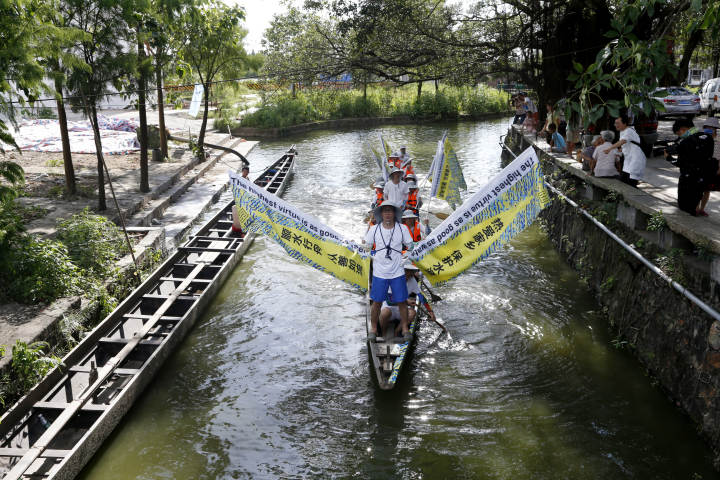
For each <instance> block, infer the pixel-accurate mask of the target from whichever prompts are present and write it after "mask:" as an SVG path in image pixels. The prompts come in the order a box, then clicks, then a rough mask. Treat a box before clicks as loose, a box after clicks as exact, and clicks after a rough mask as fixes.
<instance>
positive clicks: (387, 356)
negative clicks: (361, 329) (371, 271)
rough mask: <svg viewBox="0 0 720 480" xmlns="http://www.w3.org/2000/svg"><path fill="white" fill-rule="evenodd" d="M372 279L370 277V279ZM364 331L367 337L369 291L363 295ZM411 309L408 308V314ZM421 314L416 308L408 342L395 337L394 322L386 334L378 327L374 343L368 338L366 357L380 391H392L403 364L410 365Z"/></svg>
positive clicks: (369, 327) (369, 325)
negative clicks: (410, 337) (368, 359)
mask: <svg viewBox="0 0 720 480" xmlns="http://www.w3.org/2000/svg"><path fill="white" fill-rule="evenodd" d="M370 278H371V279H372V277H370ZM365 303H366V305H365V329H366V331H367V334H368V336H369V335H370V330H371V329H372V323H371V321H370V308H371V306H372V300H370V289H368V291H367V293H366V294H365ZM410 310H411V308H410V307H408V312H410ZM422 313H423V309H422V308H418V307H416V309H415V317H414V318H413V321H412V322H410V332H411V333H412V339H411V340H410V341H405V340H403V337H398V336H395V333H394V330H395V326H396V325H397V323H396V322H393V321H391V322H390V324H389V325H388V327H389V328H388V330H389V331H388V332H381V331H380V327H379V325H378V336H377V338H376V340H375V341H373V340H370V338H368V340H367V345H368V355H369V357H370V369H371V370H372V371H373V372H374V375H373V376H374V377H375V379H376V380H377V383H378V386H379V387H380V388H381V389H382V390H392V389H393V387H395V384H396V383H397V380H398V377H399V376H400V373H401V372H402V370H403V367H404V366H405V364H407V363H410V358H411V356H412V351H413V347H414V346H415V339H416V337H417V333H418V326H419V324H420V316H421V315H422Z"/></svg>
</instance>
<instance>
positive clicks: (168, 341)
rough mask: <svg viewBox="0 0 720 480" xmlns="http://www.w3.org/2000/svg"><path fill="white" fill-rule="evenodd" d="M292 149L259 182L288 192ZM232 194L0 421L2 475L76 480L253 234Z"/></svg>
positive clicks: (276, 191)
mask: <svg viewBox="0 0 720 480" xmlns="http://www.w3.org/2000/svg"><path fill="white" fill-rule="evenodd" d="M294 161H295V151H294V149H291V150H290V151H288V153H286V154H285V155H283V156H282V158H280V159H279V160H278V161H277V162H275V163H274V164H273V165H272V166H270V167H269V168H268V169H267V170H265V171H264V172H263V173H262V174H261V175H260V176H259V177H258V179H257V180H256V182H255V183H256V184H257V185H259V186H262V187H264V188H265V189H267V190H268V191H269V192H272V193H274V194H276V195H281V194H282V193H283V191H284V190H285V187H286V186H287V185H288V182H289V180H290V177H291V173H292V167H293V164H294ZM233 204H234V200H233V201H231V202H229V203H228V204H227V205H225V207H224V208H223V209H222V210H221V211H220V212H219V213H218V214H217V215H215V216H214V217H213V218H212V219H211V220H210V221H209V222H207V223H206V224H205V225H204V226H203V227H202V228H201V229H200V230H199V231H198V233H197V234H196V235H193V236H192V237H190V239H189V240H188V241H187V242H186V243H185V244H184V245H183V246H181V247H180V248H178V250H177V251H176V252H175V253H174V254H172V255H171V256H170V258H168V259H167V260H166V261H165V262H164V263H163V264H162V265H161V266H160V267H159V268H158V269H157V270H156V271H155V272H154V273H153V274H152V275H151V276H150V277H149V278H148V279H147V280H146V281H145V282H144V283H143V284H142V285H140V286H139V287H138V288H137V289H136V290H135V291H134V292H133V293H131V294H130V295H129V296H128V297H127V298H126V299H125V300H124V301H123V302H122V303H121V304H120V305H118V307H117V308H116V309H115V310H114V311H113V312H112V313H111V314H110V315H109V316H108V317H107V318H105V320H103V321H102V322H101V323H100V324H99V325H98V326H97V327H95V329H93V330H92V331H91V332H90V333H89V334H88V335H87V336H86V337H85V338H84V339H83V340H82V341H81V342H80V343H79V344H78V345H77V347H75V348H74V349H73V350H72V351H70V352H69V353H68V354H67V355H66V356H65V358H63V360H62V365H61V366H60V367H58V368H55V369H54V370H53V371H52V372H50V373H49V374H48V375H47V376H46V377H45V378H44V379H43V380H42V381H41V382H40V383H39V384H38V385H36V386H35V387H34V388H33V389H32V390H31V391H30V392H29V393H28V394H27V395H26V396H25V397H23V398H22V399H21V400H20V401H19V402H18V403H17V404H16V405H14V406H13V407H12V408H11V409H10V410H9V411H8V412H7V413H5V415H3V416H2V418H0V476H2V478H3V479H6V480H19V479H30V478H33V479H56V480H60V479H63V480H64V479H72V478H74V477H75V476H76V475H77V474H78V473H79V472H80V470H81V469H82V468H83V466H84V465H85V464H86V463H87V462H88V460H90V458H91V457H92V456H93V454H94V453H95V452H96V451H97V450H98V448H100V446H101V444H102V443H103V442H104V441H105V439H106V438H107V437H108V435H110V433H111V432H112V430H113V428H115V426H116V425H117V424H118V422H119V421H120V420H121V419H122V417H123V416H124V415H125V413H126V412H127V411H128V410H129V409H130V407H131V406H132V404H133V403H134V402H135V400H136V399H137V398H138V396H139V395H140V394H141V392H142V391H143V389H144V388H145V387H146V386H147V385H148V384H149V383H150V381H151V380H152V378H153V376H154V375H155V374H156V373H157V372H158V371H159V370H160V368H161V366H162V364H163V362H164V361H165V360H166V359H167V357H168V356H169V355H170V354H171V353H172V352H173V350H175V349H176V348H177V346H178V345H179V344H180V343H181V342H182V340H183V338H184V337H185V335H186V334H187V332H188V331H189V330H190V329H191V328H192V326H193V325H194V323H195V320H196V319H197V318H198V317H199V316H200V314H201V313H202V311H203V310H204V308H205V307H206V306H207V305H208V303H209V302H210V301H211V300H212V298H213V297H214V296H215V294H216V293H217V292H218V290H219V289H220V287H221V286H222V284H223V283H224V282H225V280H226V279H227V277H228V276H229V275H230V273H231V272H232V270H233V268H234V267H235V265H236V264H237V263H238V262H239V261H240V258H241V257H242V256H243V254H244V253H245V251H246V250H247V249H248V247H249V246H250V244H251V243H252V241H253V239H254V237H255V235H254V234H252V233H248V234H246V235H244V236H242V235H240V236H238V235H237V234H235V233H233V232H232V229H231V225H232V213H231V212H232V206H233ZM3 475H4V476H3Z"/></svg>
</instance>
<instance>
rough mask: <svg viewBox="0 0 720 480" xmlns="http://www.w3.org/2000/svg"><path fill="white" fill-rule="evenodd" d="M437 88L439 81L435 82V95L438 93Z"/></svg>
mask: <svg viewBox="0 0 720 480" xmlns="http://www.w3.org/2000/svg"><path fill="white" fill-rule="evenodd" d="M439 88H440V81H439V80H435V93H437V92H438V89H439Z"/></svg>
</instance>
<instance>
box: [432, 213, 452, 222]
mask: <svg viewBox="0 0 720 480" xmlns="http://www.w3.org/2000/svg"><path fill="white" fill-rule="evenodd" d="M430 213H432V214H433V215H435V216H436V217H437V218H439V219H440V220H445V219H446V218H448V217H449V216H450V214H449V213H445V212H430Z"/></svg>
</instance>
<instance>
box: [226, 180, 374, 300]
mask: <svg viewBox="0 0 720 480" xmlns="http://www.w3.org/2000/svg"><path fill="white" fill-rule="evenodd" d="M231 179H232V187H233V194H234V197H235V203H236V205H237V206H238V216H239V220H240V224H241V225H242V229H243V230H245V231H251V232H255V233H261V234H264V235H267V236H269V237H271V238H273V240H275V241H276V242H277V243H279V244H280V245H281V246H282V247H283V248H284V249H285V251H286V252H287V253H288V254H289V255H290V256H291V257H292V258H294V259H296V260H299V261H301V262H305V263H307V264H309V265H310V266H312V267H313V268H316V269H318V270H320V271H322V272H325V273H327V274H329V275H332V276H333V277H336V278H339V279H340V280H343V281H344V282H347V283H349V284H351V285H353V286H355V287H358V288H360V289H362V290H367V288H368V275H369V272H370V256H369V255H368V254H367V253H365V252H364V251H361V250H359V249H354V248H352V246H351V245H349V244H345V243H343V242H342V239H340V237H339V236H338V235H337V234H336V233H335V232H334V231H333V230H332V229H330V228H328V227H326V226H324V225H322V224H321V223H320V222H318V221H317V220H316V219H315V218H313V217H311V216H309V215H306V214H303V213H302V212H300V211H298V210H296V209H294V208H293V207H292V206H290V205H289V204H287V203H286V202H284V201H283V200H281V199H280V198H279V197H276V196H275V195H272V194H271V193H268V192H265V191H263V192H259V191H258V192H256V191H255V190H256V189H257V187H255V186H254V185H252V184H251V183H250V182H248V181H247V180H245V179H241V178H240V177H237V176H235V175H231Z"/></svg>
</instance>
